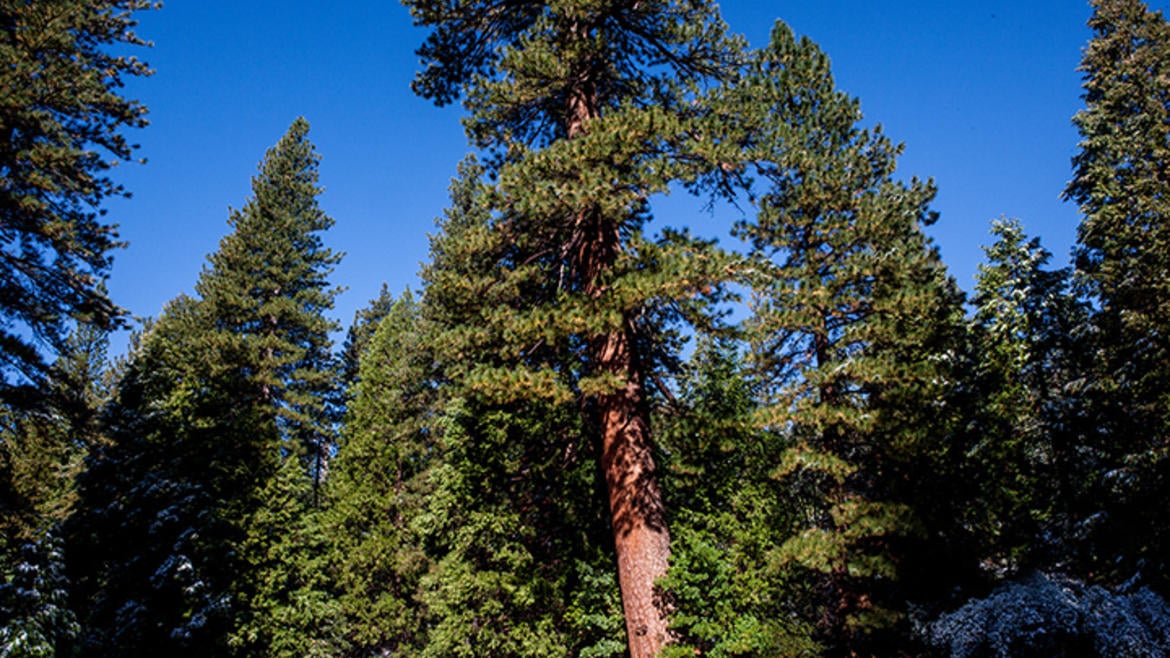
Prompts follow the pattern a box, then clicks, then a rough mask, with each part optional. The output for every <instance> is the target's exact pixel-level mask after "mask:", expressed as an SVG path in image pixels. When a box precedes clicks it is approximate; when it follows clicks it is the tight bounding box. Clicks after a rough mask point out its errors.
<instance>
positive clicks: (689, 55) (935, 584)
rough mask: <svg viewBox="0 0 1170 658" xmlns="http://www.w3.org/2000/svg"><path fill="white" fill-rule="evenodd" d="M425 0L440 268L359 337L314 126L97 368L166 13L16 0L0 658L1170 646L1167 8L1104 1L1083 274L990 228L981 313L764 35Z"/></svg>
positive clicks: (780, 34)
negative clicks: (136, 85)
mask: <svg viewBox="0 0 1170 658" xmlns="http://www.w3.org/2000/svg"><path fill="white" fill-rule="evenodd" d="M402 3H403V4H404V5H406V6H407V7H408V8H409V10H410V13H411V16H412V17H413V19H414V21H415V24H416V26H417V27H418V30H417V32H418V34H419V40H418V43H417V44H415V47H416V48H417V54H418V56H419V58H420V60H421V65H420V69H419V70H418V71H417V75H416V77H415V80H414V85H413V89H414V91H415V93H416V94H417V95H419V96H421V97H422V98H423V99H426V100H428V101H431V102H433V103H434V104H436V105H439V106H446V105H454V104H461V106H462V108H463V110H464V119H463V123H464V128H465V130H466V134H467V140H468V146H467V152H468V155H467V156H466V158H465V159H464V160H463V161H462V162H460V163H458V165H457V166H458V169H457V171H458V175H457V177H456V178H455V179H454V180H453V181H452V182H451V185H450V189H449V200H448V202H447V203H448V205H447V210H446V211H445V213H444V215H443V216H442V217H440V218H439V219H438V221H437V228H436V229H435V232H434V233H433V234H432V235H431V236H430V253H429V257H428V260H427V262H426V263H425V264H424V265H423V267H422V270H421V273H420V281H421V285H420V286H418V289H417V290H410V289H406V290H402V291H394V290H391V289H389V287H387V286H383V289H382V292H381V294H380V295H378V296H377V297H376V298H375V299H372V300H370V301H369V303H368V304H367V305H366V306H365V307H364V308H363V309H361V310H360V311H358V312H357V314H356V315H355V317H354V318H353V321H352V323H351V324H350V325H349V326H348V328H347V329H345V331H344V336H345V338H344V341H340V342H341V344H340V345H335V344H334V339H333V336H340V335H341V334H340V333H339V332H342V329H343V328H342V326H341V325H340V324H339V323H338V322H337V321H336V320H334V319H332V318H331V313H332V310H333V308H334V301H335V298H336V296H337V295H338V293H339V291H340V289H341V288H340V284H341V282H337V281H334V280H333V276H332V275H333V273H334V269H335V267H336V266H337V265H338V263H339V262H340V259H341V257H342V256H341V255H340V254H339V253H338V252H335V251H334V250H332V249H331V248H330V247H329V246H328V242H329V240H328V237H329V236H328V231H329V229H330V228H331V227H332V226H333V224H334V219H333V218H332V217H330V216H329V215H328V214H327V213H326V212H325V211H324V210H322V208H321V206H320V204H319V196H320V194H321V192H322V188H321V185H320V180H319V174H318V166H319V164H320V162H321V156H320V155H319V154H318V152H317V149H316V147H315V146H314V144H313V142H312V141H311V140H310V137H309V133H310V129H309V123H308V122H307V121H306V120H305V119H297V120H295V121H294V122H293V123H292V124H291V125H290V126H289V128H288V131H287V132H286V133H285V134H284V135H283V136H281V137H279V140H278V141H276V143H275V145H274V146H272V148H270V149H269V150H268V151H267V153H265V154H262V155H263V159H262V161H261V163H260V166H259V168H258V170H257V171H256V173H255V175H254V176H253V178H252V181H251V193H250V195H249V196H248V198H247V199H246V201H244V202H243V204H242V205H241V206H239V207H238V208H236V209H234V210H232V211H231V212H230V217H229V218H228V219H229V228H230V230H229V232H228V233H227V234H226V235H224V236H223V237H222V239H221V240H220V242H219V245H218V248H217V249H216V250H215V251H214V252H213V253H211V254H209V255H208V257H207V261H206V264H205V265H204V267H203V269H202V271H201V272H198V273H194V272H193V273H192V279H193V280H194V281H195V283H194V292H193V293H192V294H180V295H178V296H176V297H175V298H174V299H173V300H172V301H170V302H169V303H168V304H167V305H166V306H165V308H163V309H162V310H161V312H160V313H158V314H157V316H155V317H153V318H151V319H150V320H148V321H146V322H145V323H143V324H142V325H141V326H139V327H137V328H136V330H135V332H134V337H133V338H132V340H131V344H130V346H129V348H128V349H127V350H126V353H125V354H121V355H116V356H111V354H110V347H109V339H110V336H111V333H112V332H114V331H117V330H121V329H124V328H126V327H128V326H130V324H131V319H130V317H129V316H128V313H127V312H126V311H125V310H123V309H122V308H120V307H119V306H118V300H117V299H111V295H110V294H109V292H108V290H107V286H106V281H107V280H108V278H109V276H110V273H111V272H112V271H113V269H114V268H116V263H115V253H116V251H117V249H118V248H119V246H120V238H119V237H118V235H117V232H116V229H115V226H114V222H113V221H112V220H111V218H109V217H107V206H108V205H109V204H110V202H111V200H113V199H116V198H120V197H124V196H128V195H129V194H130V193H131V192H132V191H133V190H127V189H124V188H123V186H122V185H121V184H119V183H118V181H117V179H116V178H115V177H114V173H115V172H114V171H113V168H114V166H115V165H116V164H118V163H119V162H130V161H133V160H134V159H135V157H136V156H135V154H136V147H135V146H134V145H133V143H132V142H131V141H130V139H131V138H130V137H129V136H130V135H134V136H135V137H137V136H138V133H148V132H149V130H148V129H147V128H146V127H147V111H148V110H147V108H146V107H145V105H144V104H143V103H142V102H140V101H137V100H134V99H131V98H127V97H126V95H125V94H124V88H125V84H126V82H127V81H128V80H132V79H137V78H144V77H146V76H148V75H149V74H150V72H151V69H150V66H149V64H148V63H147V62H146V61H145V59H142V58H145V57H147V56H148V55H149V52H150V51H149V49H148V46H149V44H148V42H147V41H146V40H145V38H143V37H141V36H139V35H138V34H137V33H136V31H135V29H136V26H137V20H138V17H139V16H140V15H141V14H142V13H143V12H151V11H160V10H163V9H162V8H161V5H160V4H159V3H157V2H154V1H153V0H45V1H35V2H30V1H28V0H0V60H2V61H3V62H4V64H5V66H4V67H3V68H0V259H3V261H4V265H3V267H0V373H2V374H0V658H9V657H11V658H16V657H21V658H25V657H30V658H31V657H46V656H59V657H62V658H65V657H70V658H89V657H95V658H96V657H138V656H141V657H156V656H167V657H168V658H183V657H188V656H190V657H195V656H198V657H214V656H233V657H234V656H257V657H259V656H264V657H327V656H328V657H353V658H356V657H375V656H421V657H424V658H427V657H435V658H438V657H444V658H445V657H468V658H470V657H489V656H490V657H500V658H505V657H521V656H523V657H532V658H535V657H541V658H545V657H548V658H569V657H574V658H577V657H579V658H600V657H606V656H611V657H622V656H628V657H629V658H653V657H656V656H660V657H663V658H682V657H684V656H709V657H712V658H723V657H733V656H739V657H775V656H794V657H795V656H825V657H830V658H846V657H863V656H873V657H878V656H891V657H892V656H917V657H930V656H938V657H942V656H951V657H955V658H978V657H989V658H990V657H1025V658H1027V657H1069V658H1071V657H1085V656H1103V657H1115V656H1120V657H1151V658H1156V657H1160V656H1166V655H1170V604H1168V603H1167V600H1166V598H1165V597H1166V596H1167V594H1168V593H1170V589H1168V588H1170V570H1168V568H1170V544H1168V543H1166V542H1170V506H1168V505H1167V504H1166V503H1165V501H1166V500H1167V499H1170V23H1168V22H1167V20H1166V18H1165V16H1164V15H1163V14H1162V13H1161V12H1160V11H1153V10H1151V9H1150V8H1149V6H1148V5H1147V4H1145V3H1144V2H1142V0H1089V4H1090V5H1091V9H1092V17H1091V19H1090V23H1089V28H1090V29H1091V31H1092V38H1091V40H1090V41H1089V42H1088V43H1087V44H1086V46H1085V49H1084V51H1083V61H1082V64H1081V68H1080V73H1081V75H1082V81H1083V88H1082V90H1081V92H1082V98H1083V108H1082V109H1081V110H1080V111H1079V112H1078V113H1077V114H1076V115H1075V116H1074V117H1071V119H1072V121H1073V124H1074V125H1075V127H1076V129H1077V131H1078V133H1079V136H1080V141H1079V143H1078V144H1077V145H1076V155H1075V157H1074V158H1073V161H1072V163H1071V166H1070V174H1069V175H1070V182H1069V184H1068V186H1067V187H1066V188H1065V189H1064V190H1053V194H1063V198H1064V199H1065V200H1066V201H1067V202H1068V203H1070V204H1073V205H1075V206H1076V207H1077V208H1078V209H1079V211H1080V224H1079V226H1078V228H1077V233H1076V244H1075V247H1074V249H1073V253H1072V254H1071V258H1070V260H1069V261H1068V263H1067V264H1063V263H1061V262H1054V261H1053V255H1052V254H1051V253H1050V252H1049V251H1047V250H1046V249H1045V248H1044V247H1043V246H1042V244H1041V241H1040V238H1039V237H1038V236H1033V235H1028V234H1027V233H1026V232H1025V230H1024V228H1023V225H1022V223H1021V222H1020V221H1019V220H1016V219H1011V218H1007V217H1005V218H1001V219H999V220H996V221H994V222H993V223H992V225H991V240H990V241H989V242H990V244H988V245H987V246H985V247H984V253H985V258H984V261H983V263H982V264H981V265H980V267H979V272H978V276H977V282H976V284H975V286H974V289H973V290H972V291H970V292H969V293H966V292H964V291H963V290H962V289H961V288H960V287H959V286H958V285H957V284H956V282H955V280H954V279H953V277H952V276H951V275H950V274H949V273H948V271H947V267H946V264H945V263H944V262H943V261H942V259H941V256H940V253H939V250H938V248H937V246H936V244H935V243H934V242H933V240H932V239H931V238H930V237H929V236H928V234H927V233H926V232H925V230H926V229H927V228H928V227H930V226H931V225H932V223H934V222H935V221H936V219H937V217H938V215H937V213H936V211H935V210H933V209H932V205H931V204H932V200H933V199H934V197H935V195H936V188H935V185H934V183H933V182H931V181H930V180H921V179H918V178H909V179H906V178H903V177H900V176H899V175H897V174H896V167H897V161H898V158H899V157H900V155H901V154H902V145H901V144H900V143H898V142H896V141H894V140H893V139H892V138H891V137H890V136H887V135H886V134H885V133H884V132H883V130H882V129H881V128H880V127H876V126H874V125H873V124H871V123H867V122H865V121H863V117H862V114H861V105H860V101H859V100H858V99H857V98H854V97H852V96H850V95H849V94H847V93H846V92H844V91H842V90H840V89H839V88H838V87H837V85H836V83H835V81H834V78H833V74H832V71H831V67H830V63H829V57H828V55H827V54H826V53H825V52H823V51H822V50H821V49H820V48H819V47H818V46H817V44H816V43H814V42H813V41H811V40H810V39H809V38H807V37H801V36H799V35H797V34H796V33H795V32H794V31H793V30H792V29H791V28H790V27H789V26H788V25H786V24H785V23H784V22H783V21H782V20H777V22H776V23H775V25H774V27H773V29H772V32H771V40H770V42H769V43H768V44H767V45H765V46H763V47H760V48H752V47H749V45H748V44H747V42H746V40H745V39H744V38H743V37H741V36H739V35H737V33H736V32H734V26H729V25H727V24H725V23H724V21H723V19H722V18H721V16H720V13H719V6H718V4H717V3H716V2H714V0H551V1H549V2H533V1H531V0H507V1H501V0H402ZM140 56H141V57H142V58H140ZM1068 119H1070V117H1054V118H1053V120H1054V121H1067V120H1068ZM144 129H145V130H144ZM274 137H276V136H274ZM260 155H261V154H257V156H260ZM451 164H452V167H454V166H456V163H451ZM670 191H673V192H675V193H676V194H691V195H693V196H694V197H695V198H696V199H698V200H699V201H701V202H703V203H707V204H729V205H731V206H733V207H735V208H738V209H739V215H740V216H741V219H740V220H738V221H736V222H734V223H733V224H731V225H728V226H726V227H724V228H723V230H724V235H723V236H722V239H721V240H718V241H716V240H711V239H708V238H706V237H698V236H696V235H694V234H693V233H692V232H691V230H690V229H689V228H688V227H687V226H685V225H669V224H667V225H666V226H665V227H664V226H663V220H664V219H669V218H662V217H659V216H658V215H656V214H655V200H656V199H658V198H660V196H661V195H662V194H663V193H665V192H670ZM651 222H654V224H653V230H651V229H650V228H649V226H650V224H651ZM1159 501H1162V502H1159Z"/></svg>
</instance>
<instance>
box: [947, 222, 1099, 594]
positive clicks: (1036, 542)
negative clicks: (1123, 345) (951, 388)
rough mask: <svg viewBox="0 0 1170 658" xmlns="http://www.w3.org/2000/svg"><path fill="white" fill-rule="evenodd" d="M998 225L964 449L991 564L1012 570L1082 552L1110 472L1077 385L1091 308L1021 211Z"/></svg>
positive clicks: (984, 283)
mask: <svg viewBox="0 0 1170 658" xmlns="http://www.w3.org/2000/svg"><path fill="white" fill-rule="evenodd" d="M991 232H992V234H993V235H994V236H995V237H996V242H995V243H994V244H993V245H992V246H990V247H985V248H984V250H985V252H986V253H987V262H986V263H984V264H982V265H980V266H979V275H978V281H977V283H976V286H975V295H974V297H973V299H972V303H973V305H974V307H975V311H974V316H973V317H972V318H971V329H970V340H971V341H972V349H973V352H974V354H975V355H977V361H976V362H975V363H974V364H973V368H972V371H971V372H970V373H969V375H970V376H969V378H968V381H969V385H970V390H971V392H972V393H973V394H974V395H975V398H976V399H977V405H978V406H977V408H975V409H972V410H971V411H970V415H969V419H968V427H969V428H970V429H969V430H968V431H969V433H970V434H971V438H970V440H969V441H959V442H957V443H958V445H956V446H955V451H956V452H958V453H961V457H960V459H961V461H962V462H963V465H962V466H961V467H960V469H961V471H960V472H961V473H962V474H961V476H960V479H961V480H962V481H967V482H972V483H978V484H977V485H974V486H973V488H974V489H975V490H974V491H971V492H968V493H967V494H966V495H962V494H960V496H959V497H966V498H968V499H970V500H975V501H978V502H977V503H976V507H977V509H973V510H972V509H968V511H967V512H966V513H965V515H966V514H970V516H966V519H967V521H966V522H967V523H968V524H969V525H970V526H971V527H972V529H977V530H976V531H975V532H973V533H972V536H971V537H970V541H971V542H973V543H975V544H977V545H978V546H979V547H980V549H979V553H980V555H981V557H980V559H981V561H982V562H983V565H984V568H985V569H988V568H990V569H991V570H992V571H994V572H996V575H1003V574H1011V573H1015V572H1017V571H1018V570H1021V569H1023V570H1027V569H1029V568H1035V567H1040V566H1048V565H1050V564H1052V563H1054V562H1056V563H1059V562H1061V561H1065V560H1067V559H1068V558H1069V557H1070V556H1071V551H1072V548H1073V547H1074V546H1075V545H1076V544H1077V541H1076V539H1075V537H1074V536H1073V530H1072V528H1071V525H1072V524H1073V523H1075V516H1076V514H1077V512H1076V509H1077V507H1078V506H1079V505H1083V504H1084V503H1085V502H1086V501H1085V500H1084V496H1085V492H1087V491H1089V490H1091V483H1092V482H1094V481H1095V480H1096V478H1097V477H1099V476H1097V475H1095V473H1094V472H1095V471H1096V470H1097V468H1096V466H1097V460H1096V459H1095V458H1094V456H1093V454H1092V451H1091V448H1090V447H1089V446H1088V445H1086V442H1085V440H1084V437H1083V436H1082V433H1083V431H1084V430H1083V429H1082V423H1081V421H1080V419H1079V418H1078V417H1077V416H1078V414H1079V413H1080V401H1079V399H1078V398H1077V397H1076V396H1075V395H1072V394H1071V393H1072V385H1073V382H1074V381H1075V380H1076V379H1077V378H1079V377H1081V376H1082V372H1083V371H1084V366H1085V364H1084V363H1083V360H1084V358H1085V357H1084V356H1083V355H1082V354H1081V351H1080V349H1079V345H1078V343H1077V338H1076V337H1077V333H1078V331H1079V329H1080V327H1082V326H1083V324H1084V322H1085V320H1086V318H1087V309H1086V308H1085V306H1084V305H1083V303H1082V302H1080V301H1079V300H1078V299H1077V298H1075V297H1074V296H1073V294H1072V292H1071V290H1070V275H1071V273H1070V272H1069V270H1067V269H1060V270H1046V269H1044V268H1045V266H1046V265H1047V263H1048V261H1049V259H1050V257H1051V255H1050V254H1049V253H1048V252H1047V251H1046V250H1045V249H1043V248H1042V247H1041V246H1040V241H1039V240H1038V239H1035V238H1033V239H1030V240H1029V239H1028V238H1027V236H1026V235H1025V234H1024V232H1023V229H1022V227H1021V226H1020V224H1019V222H1018V221H1015V220H1000V221H996V222H993V223H992V226H991ZM1061 553H1063V554H1064V555H1060V554H1061Z"/></svg>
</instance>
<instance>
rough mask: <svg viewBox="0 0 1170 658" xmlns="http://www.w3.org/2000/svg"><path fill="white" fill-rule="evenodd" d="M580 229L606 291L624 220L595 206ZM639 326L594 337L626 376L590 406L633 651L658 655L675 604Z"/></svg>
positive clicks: (598, 354)
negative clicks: (663, 592)
mask: <svg viewBox="0 0 1170 658" xmlns="http://www.w3.org/2000/svg"><path fill="white" fill-rule="evenodd" d="M575 229H576V230H575V231H574V233H575V235H574V240H573V242H574V244H573V245H572V249H571V253H572V254H573V260H574V261H575V262H574V269H575V270H576V272H577V273H578V275H579V276H580V277H581V280H582V282H583V283H582V285H583V292H584V293H585V294H586V295H588V296H590V297H595V298H596V297H603V296H604V295H605V287H604V285H603V283H602V281H603V279H604V277H605V275H606V274H607V273H608V272H609V270H610V269H611V268H612V267H613V265H614V263H615V262H616V259H617V256H618V254H619V252H620V250H621V243H620V235H619V230H618V225H617V223H616V222H613V221H612V220H610V219H608V218H605V217H601V216H600V213H599V212H597V211H596V210H595V209H586V210H583V211H582V212H581V213H580V214H579V215H578V217H577V224H576V227H575ZM635 331H636V328H635V326H634V324H633V322H632V321H630V320H629V319H628V318H627V319H626V321H625V322H624V323H623V326H622V327H621V328H620V329H616V330H613V331H610V332H607V333H603V334H600V335H597V336H593V337H591V339H590V342H589V359H590V365H591V366H592V369H593V370H594V372H596V373H598V374H607V375H611V376H613V377H614V378H615V380H616V381H618V382H622V385H621V386H620V387H619V388H618V389H617V390H615V391H612V392H609V393H606V394H604V395H598V396H596V397H595V398H594V399H593V400H591V402H592V403H593V404H592V405H591V406H592V407H593V409H595V410H596V413H597V419H598V423H599V425H600V430H601V439H602V441H601V443H602V452H601V467H602V472H603V473H604V474H605V484H606V489H607V491H608V494H609V508H610V516H611V519H612V524H613V534H614V550H615V552H616V555H617V564H618V584H619V586H620V588H621V594H622V607H623V611H624V613H625V618H626V633H627V635H628V643H629V649H630V656H631V658H653V657H654V656H657V655H658V653H659V652H660V651H661V649H662V647H663V645H665V644H666V642H667V641H668V639H669V634H668V630H667V623H668V622H667V612H668V610H667V609H666V606H665V605H664V603H663V601H662V597H661V596H658V595H657V594H656V588H655V585H654V583H655V581H657V580H658V579H659V578H661V577H662V576H664V575H665V574H666V568H667V562H668V561H669V559H670V534H669V532H668V531H667V527H666V518H665V513H664V508H663V502H662V492H661V490H660V489H659V487H658V480H657V476H656V474H655V465H654V454H653V447H652V442H651V439H650V419H649V411H648V409H647V407H646V405H645V400H644V386H643V382H644V373H643V372H642V368H641V364H640V363H639V359H638V358H637V355H636V354H635V353H634V351H633V336H634V335H635V334H634V332H635Z"/></svg>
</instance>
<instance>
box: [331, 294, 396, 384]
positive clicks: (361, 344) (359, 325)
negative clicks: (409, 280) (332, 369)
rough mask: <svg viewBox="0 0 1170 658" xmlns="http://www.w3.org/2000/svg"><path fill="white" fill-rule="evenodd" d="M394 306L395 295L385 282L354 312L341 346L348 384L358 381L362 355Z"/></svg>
mask: <svg viewBox="0 0 1170 658" xmlns="http://www.w3.org/2000/svg"><path fill="white" fill-rule="evenodd" d="M393 306H394V295H393V294H391V293H390V288H389V287H388V286H387V285H386V284H385V283H383V284H382V289H381V290H379V291H378V296H377V297H375V298H373V299H371V300H370V301H369V303H368V304H366V306H365V307H364V308H360V309H358V310H357V311H355V312H354V314H353V323H351V324H350V325H349V329H348V330H347V331H346V332H345V343H343V344H342V346H341V379H342V381H343V382H344V383H345V385H346V386H353V384H354V383H355V382H356V381H357V379H358V369H359V368H360V365H361V358H362V355H363V354H365V351H366V347H367V345H368V344H369V342H370V339H371V338H373V337H374V332H376V331H377V330H378V323H379V322H381V321H382V318H384V317H386V314H387V313H389V312H390V308H391V307H393Z"/></svg>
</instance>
